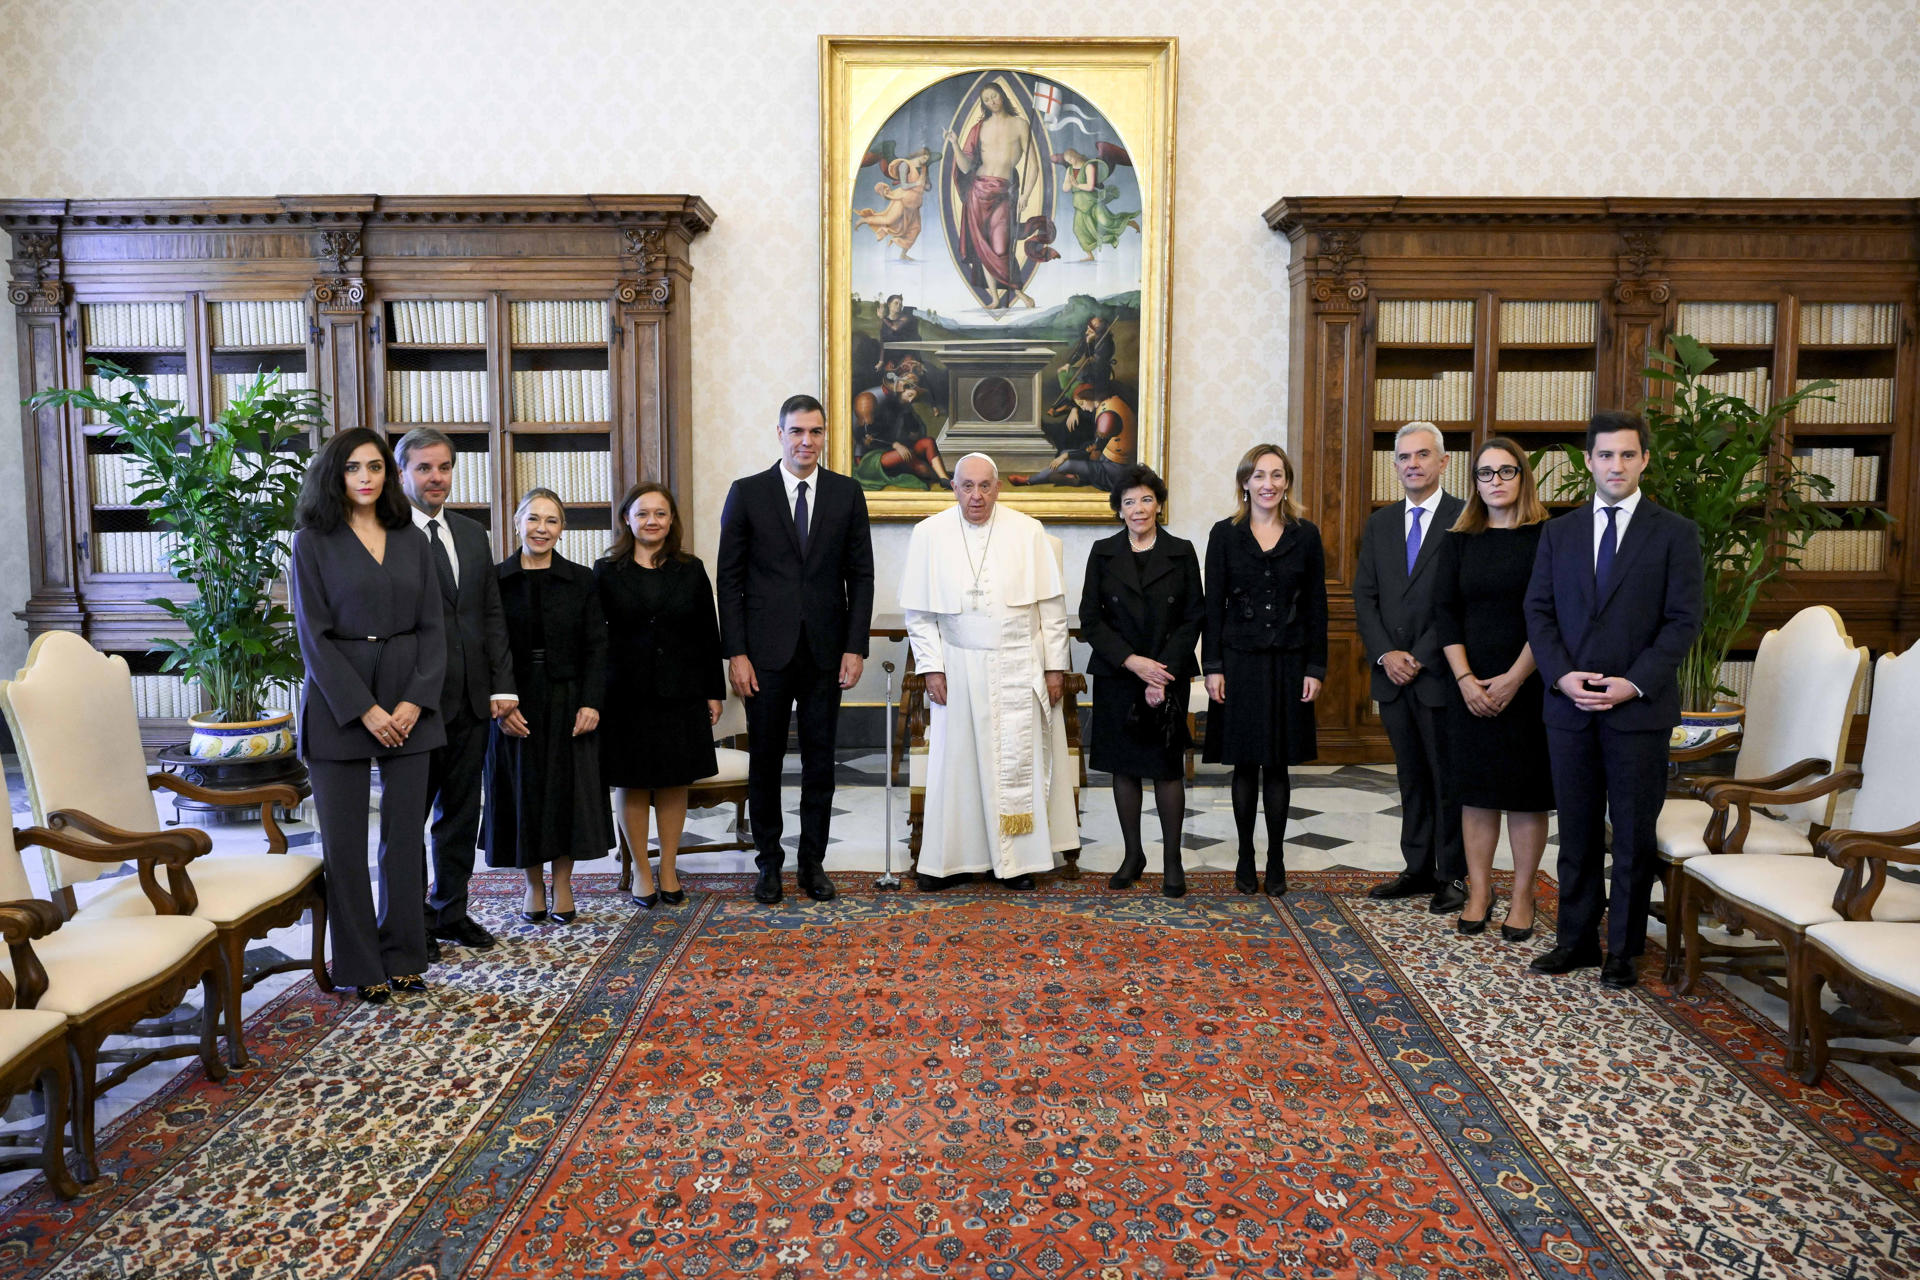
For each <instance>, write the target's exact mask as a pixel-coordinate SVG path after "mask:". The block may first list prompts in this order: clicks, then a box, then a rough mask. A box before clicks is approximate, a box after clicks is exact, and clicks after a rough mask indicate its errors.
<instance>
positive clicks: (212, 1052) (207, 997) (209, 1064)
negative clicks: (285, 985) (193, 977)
mask: <svg viewBox="0 0 1920 1280" xmlns="http://www.w3.org/2000/svg"><path fill="white" fill-rule="evenodd" d="M225 985H226V984H225V983H223V982H222V981H221V966H219V965H215V966H214V967H213V968H211V969H208V970H207V971H206V972H205V973H203V974H201V975H200V1065H201V1066H202V1067H205V1068H206V1071H207V1079H209V1080H225V1079H226V1078H227V1064H226V1063H224V1062H222V1061H221V1060H220V1036H219V1024H218V1020H217V1019H215V1018H214V1017H213V1016H212V1013H213V1011H214V1010H215V1009H218V1008H219V1007H220V1006H221V1005H222V1004H224V1003H225V1001H226V992H225V990H224V987H225ZM236 985H237V984H236ZM234 1007H235V1008H238V1007H239V1000H238V998H237V997H236V998H235V1000H234Z"/></svg>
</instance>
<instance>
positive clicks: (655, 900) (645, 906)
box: [633, 889, 660, 911]
mask: <svg viewBox="0 0 1920 1280" xmlns="http://www.w3.org/2000/svg"><path fill="white" fill-rule="evenodd" d="M633 905H634V906H636V907H638V908H640V909H641V910H642V911H651V910H653V909H654V908H655V907H657V906H659V905H660V891H659V890H658V889H656V890H654V891H653V892H652V893H636V894H634V895H633Z"/></svg>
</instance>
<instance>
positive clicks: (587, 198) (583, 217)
mask: <svg viewBox="0 0 1920 1280" xmlns="http://www.w3.org/2000/svg"><path fill="white" fill-rule="evenodd" d="M435 224H446V225H455V224H469V225H493V226H540V225H552V226H561V225H581V224H602V225H613V226H619V225H625V224H648V225H654V226H659V227H666V228H673V229H677V230H679V231H681V232H682V233H684V234H685V235H687V236H696V235H699V234H701V233H702V232H704V231H706V230H707V229H709V228H710V227H712V226H713V210H712V208H711V207H709V206H708V204H707V202H706V201H705V200H702V199H701V198H700V197H698V196H690V195H582V196H378V195H362V196H267V197H249V198H236V199H222V200H0V230H5V231H8V232H13V231H15V230H18V229H21V228H49V229H58V228H89V229H93V228H99V229H112V228H129V229H131V228H152V229H156V230H165V229H168V228H182V229H185V228H192V227H314V228H325V227H353V228H357V227H361V226H363V225H364V226H375V225H398V226H416V225H435Z"/></svg>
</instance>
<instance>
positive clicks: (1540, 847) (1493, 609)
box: [1434, 437, 1553, 942]
mask: <svg viewBox="0 0 1920 1280" xmlns="http://www.w3.org/2000/svg"><path fill="white" fill-rule="evenodd" d="M1473 480H1474V483H1473V488H1472V490H1471V492H1470V493H1469V494H1468V496H1467V505H1466V507H1465V508H1464V509H1463V510H1462V511H1461V513H1460V518H1459V519H1458V520H1456V521H1455V522H1454V525H1453V529H1452V532H1454V533H1456V534H1459V535H1461V536H1459V537H1454V538H1447V539H1445V540H1444V541H1442V542H1441V544H1440V550H1439V553H1438V556H1439V558H1438V559H1437V560H1436V561H1435V563H1434V573H1435V574H1436V577H1435V579H1434V610H1435V624H1436V627H1437V629H1438V631H1439V634H1440V644H1441V646H1442V649H1443V651H1444V652H1445V654H1446V657H1447V662H1448V664H1449V665H1450V666H1451V667H1452V668H1453V675H1454V679H1455V681H1456V683H1457V684H1458V687H1459V690H1460V697H1459V699H1458V700H1457V701H1454V702H1452V703H1450V704H1449V714H1450V716H1451V720H1450V722H1449V724H1448V726H1447V730H1448V738H1447V741H1448V744H1449V746H1450V747H1451V748H1452V750H1451V751H1450V753H1449V755H1450V760H1449V764H1448V767H1449V768H1450V769H1451V770H1452V773H1453V785H1454V790H1455V793H1456V794H1457V795H1458V796H1459V797H1460V805H1461V827H1462V836H1463V837H1464V842H1465V845H1466V853H1467V902H1466V906H1465V907H1463V908H1462V909H1461V912H1460V919H1459V923H1458V925H1457V928H1458V929H1459V930H1460V932H1461V933H1467V934H1475V933H1483V932H1485V931H1486V927H1487V921H1488V919H1489V918H1491V916H1492V914H1493V851H1494V848H1495V846H1497V845H1498V844H1499V843H1500V815H1501V814H1502V813H1504V814H1506V817H1507V842H1508V843H1509V844H1510V845H1511V846H1512V847H1513V901H1512V902H1511V903H1510V904H1509V905H1508V910H1507V916H1506V920H1505V921H1504V922H1503V923H1502V924H1501V926H1500V936H1501V937H1503V938H1505V939H1507V941H1509V942H1524V941H1526V940H1527V939H1528V938H1530V937H1532V936H1533V887H1534V879H1535V876H1536V874H1537V873H1538V872H1539V870H1540V855H1541V854H1542V853H1543V852H1544V851H1545V849H1546V845H1547V814H1548V812H1549V811H1551V810H1552V808H1553V775H1552V774H1551V772H1550V771H1549V770H1548V767H1547V730H1546V726H1545V724H1544V723H1543V722H1542V720H1541V718H1540V712H1541V700H1542V698H1543V697H1544V696H1545V692H1546V690H1545V686H1544V685H1543V684H1542V682H1541V679H1540V675H1539V673H1538V672H1537V671H1536V670H1535V669H1534V664H1533V650H1532V648H1531V647H1530V646H1529V645H1528V644H1527V623H1526V617H1525V613H1524V610H1523V603H1524V601H1525V598H1526V594H1527V580H1528V578H1529V577H1531V576H1532V574H1533V561H1534V556H1535V553H1536V552H1538V551H1539V549H1540V532H1541V529H1542V528H1543V527H1544V522H1545V520H1546V518H1547V510H1546V508H1545V507H1544V506H1542V505H1541V503H1540V495H1539V493H1538V492H1537V491H1536V489H1535V486H1534V479H1533V470H1532V468H1531V467H1529V466H1528V464H1527V455H1526V453H1525V451H1524V450H1522V449H1521V448H1520V446H1519V445H1517V444H1515V443H1514V442H1513V441H1511V440H1508V439H1506V438H1504V437H1495V438H1494V439H1492V440H1489V441H1487V442H1486V443H1485V444H1483V445H1481V446H1480V452H1479V454H1478V455H1477V456H1476V457H1475V459H1474V469H1473Z"/></svg>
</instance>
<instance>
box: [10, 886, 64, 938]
mask: <svg viewBox="0 0 1920 1280" xmlns="http://www.w3.org/2000/svg"><path fill="white" fill-rule="evenodd" d="M59 927H60V910H59V908H57V907H55V906H54V905H53V904H52V903H51V902H47V901H45V900H44V899H41V898H19V899H16V900H15V901H13V902H0V942H5V943H6V944H7V945H9V946H11V945H13V944H14V943H16V942H30V941H32V940H33V939H35V938H44V937H46V936H47V935H48V934H50V933H52V932H53V931H54V930H55V929H58V928H59Z"/></svg>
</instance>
